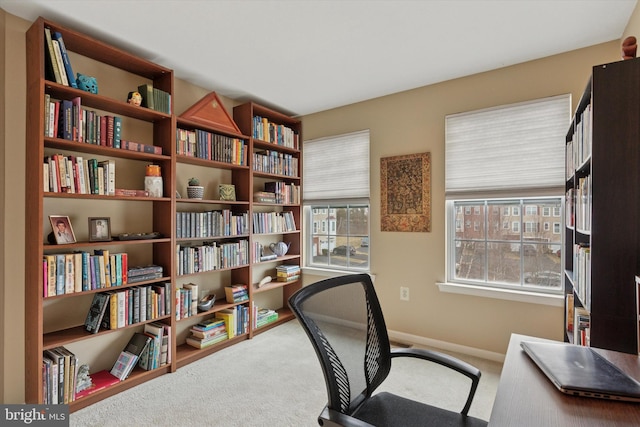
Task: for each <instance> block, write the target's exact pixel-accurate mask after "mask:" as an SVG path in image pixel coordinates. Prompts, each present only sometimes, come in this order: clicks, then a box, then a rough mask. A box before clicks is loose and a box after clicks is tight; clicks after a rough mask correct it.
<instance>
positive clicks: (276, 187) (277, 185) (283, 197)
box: [254, 181, 300, 205]
mask: <svg viewBox="0 0 640 427" xmlns="http://www.w3.org/2000/svg"><path fill="white" fill-rule="evenodd" d="M260 193H261V194H260V198H262V200H260V201H261V202H263V203H281V204H289V205H297V204H299V203H300V186H299V185H295V184H289V183H286V182H282V181H271V182H265V183H264V192H260ZM264 193H267V194H268V195H273V201H271V200H264V199H265V197H264ZM255 196H256V195H255V194H254V201H256V200H255ZM269 198H270V197H267V199H269Z"/></svg>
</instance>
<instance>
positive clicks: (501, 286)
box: [438, 196, 564, 305]
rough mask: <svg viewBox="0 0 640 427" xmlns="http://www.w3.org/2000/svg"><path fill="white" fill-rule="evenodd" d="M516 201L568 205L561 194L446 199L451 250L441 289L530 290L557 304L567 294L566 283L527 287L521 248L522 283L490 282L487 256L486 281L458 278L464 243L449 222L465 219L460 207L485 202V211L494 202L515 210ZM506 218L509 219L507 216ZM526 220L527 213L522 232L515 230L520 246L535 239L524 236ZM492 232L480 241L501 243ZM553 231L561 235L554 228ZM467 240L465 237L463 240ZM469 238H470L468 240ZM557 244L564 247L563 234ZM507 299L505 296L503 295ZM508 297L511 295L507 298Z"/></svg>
mask: <svg viewBox="0 0 640 427" xmlns="http://www.w3.org/2000/svg"><path fill="white" fill-rule="evenodd" d="M514 201H519V206H520V207H523V206H525V205H526V204H527V203H536V202H537V203H545V202H553V201H557V203H558V204H559V205H560V206H561V207H563V205H564V197H560V196H541V197H505V198H487V199H456V200H447V201H446V235H447V237H446V242H447V249H446V260H445V263H446V280H445V283H438V285H439V286H440V288H441V289H442V290H445V291H451V289H452V287H455V286H462V287H468V286H472V287H475V288H478V289H484V290H486V291H488V292H491V291H499V292H505V291H507V292H516V293H518V292H519V293H523V292H524V293H527V294H531V295H541V296H542V297H543V298H544V297H550V298H551V300H552V301H553V303H554V305H555V304H557V301H556V299H557V298H558V297H562V295H563V294H564V287H563V284H562V283H561V284H560V286H559V287H558V288H548V287H543V286H540V287H535V286H524V285H525V271H524V268H522V262H523V259H524V258H523V257H524V256H525V255H524V251H523V250H521V251H520V254H519V257H520V263H521V268H520V281H519V284H517V285H514V284H509V283H503V282H493V281H488V280H486V274H487V273H486V270H487V268H488V260H487V259H486V257H485V260H484V263H485V280H477V279H462V278H458V277H456V271H455V270H456V265H457V262H456V247H457V244H458V243H459V242H460V239H457V238H456V230H455V227H451V226H450V225H449V224H451V223H454V224H455V221H462V220H464V219H462V218H457V215H456V212H459V211H460V210H459V208H460V204H480V205H484V206H485V212H486V211H487V209H488V207H490V206H491V205H492V204H494V203H509V204H510V205H511V208H512V209H511V213H513V208H515V207H516V206H513V203H512V202H514ZM518 211H519V212H523V211H524V210H523V209H518ZM502 212H504V210H503V211H502ZM540 217H541V218H542V215H540ZM484 220H485V223H488V221H489V215H485V218H484ZM505 220H506V219H505ZM525 222H527V221H525V219H524V216H522V215H520V218H519V220H518V221H517V224H518V231H516V232H515V233H519V235H520V239H519V240H518V241H514V243H517V244H519V245H526V244H531V243H532V242H531V241H530V240H527V238H526V237H524V228H523V227H524V224H525ZM509 223H510V229H512V228H513V224H514V223H516V221H515V219H514V218H513V216H512V217H511V218H510V219H509ZM488 234H489V231H486V232H485V233H484V238H483V239H480V240H478V241H479V242H480V241H483V242H484V243H485V244H490V243H492V242H493V243H496V242H498V243H499V242H500V239H489V238H488ZM552 234H558V233H555V232H553V231H552ZM463 240H465V239H463ZM466 240H468V239H466ZM551 244H552V245H553V246H560V247H563V246H564V238H563V236H561V239H560V242H557V243H551ZM563 271H564V263H563V260H562V259H560V273H561V274H563ZM454 292H456V293H459V292H460V289H458V290H456V291H454ZM502 298H504V296H503V297H502ZM505 299H508V298H505Z"/></svg>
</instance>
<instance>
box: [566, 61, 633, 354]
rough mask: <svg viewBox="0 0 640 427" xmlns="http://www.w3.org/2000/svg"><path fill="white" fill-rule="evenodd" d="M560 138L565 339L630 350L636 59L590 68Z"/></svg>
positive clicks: (628, 351) (610, 348) (623, 350)
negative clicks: (584, 323)
mask: <svg viewBox="0 0 640 427" xmlns="http://www.w3.org/2000/svg"><path fill="white" fill-rule="evenodd" d="M566 141H567V181H566V190H567V195H568V196H567V206H566V208H567V212H568V213H569V214H568V215H567V222H566V228H565V230H566V232H565V251H564V253H565V266H566V273H565V295H566V296H567V298H566V300H567V301H568V306H567V310H566V313H567V314H566V315H565V337H566V340H567V341H570V342H574V343H576V344H585V345H591V346H593V347H600V348H605V349H609V350H616V351H621V352H626V353H635V354H637V353H638V312H637V301H638V300H637V296H636V289H635V277H636V276H637V274H638V272H639V271H640V270H639V267H640V263H639V261H640V225H639V223H638V214H639V213H640V200H639V197H638V195H639V194H640V170H639V169H638V164H640V146H639V145H638V141H640V59H633V60H626V61H619V62H614V63H610V64H604V65H598V66H595V67H593V70H592V75H591V78H590V80H589V82H588V84H587V86H586V88H585V91H584V94H583V95H582V98H581V99H580V102H579V104H578V107H577V110H576V113H575V117H574V118H573V121H572V123H571V126H570V129H569V131H568V133H567V138H566ZM572 194H573V195H572ZM571 300H573V303H574V304H573V308H572V306H571ZM572 311H573V312H574V316H573V317H571V312H572ZM575 312H582V313H583V315H584V316H585V318H586V319H588V330H585V333H584V334H581V333H579V332H578V329H579V325H578V324H576V322H575ZM571 320H573V323H574V324H573V328H574V331H571V330H569V329H570V328H569V327H568V326H567V325H568V324H570V323H572V322H571ZM581 336H582V337H583V338H582V339H581ZM585 338H586V339H585Z"/></svg>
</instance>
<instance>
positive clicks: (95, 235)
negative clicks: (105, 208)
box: [89, 217, 111, 242]
mask: <svg viewBox="0 0 640 427" xmlns="http://www.w3.org/2000/svg"><path fill="white" fill-rule="evenodd" d="M89 241H90V242H108V241H111V218H109V217H90V218H89Z"/></svg>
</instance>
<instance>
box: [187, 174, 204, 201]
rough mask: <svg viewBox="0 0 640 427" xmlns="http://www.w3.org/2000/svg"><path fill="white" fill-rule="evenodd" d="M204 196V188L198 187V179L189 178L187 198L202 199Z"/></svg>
mask: <svg viewBox="0 0 640 427" xmlns="http://www.w3.org/2000/svg"><path fill="white" fill-rule="evenodd" d="M203 196H204V187H203V186H201V185H200V180H199V179H198V178H191V179H190V180H189V185H188V186H187V197H189V198H190V199H202V197H203Z"/></svg>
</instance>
